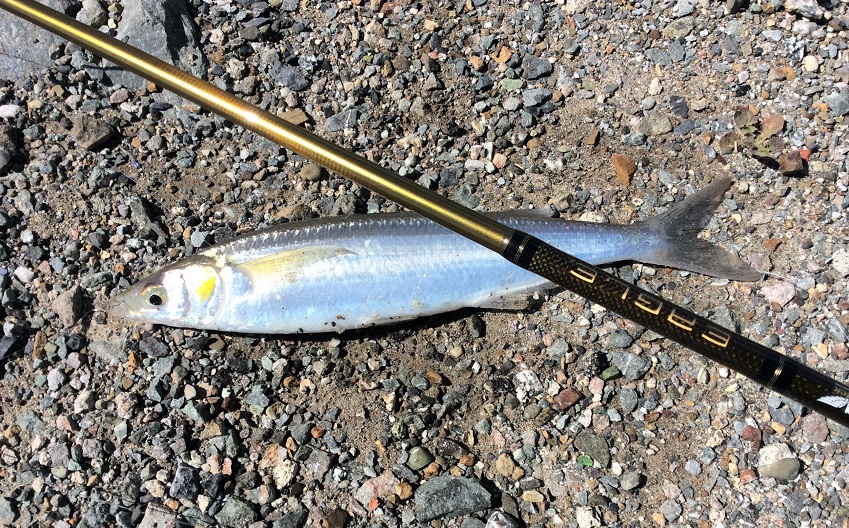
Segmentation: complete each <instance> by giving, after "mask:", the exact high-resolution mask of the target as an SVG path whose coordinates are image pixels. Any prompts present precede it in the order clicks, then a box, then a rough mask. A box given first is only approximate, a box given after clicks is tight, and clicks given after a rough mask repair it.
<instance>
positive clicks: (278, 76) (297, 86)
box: [268, 62, 310, 92]
mask: <svg viewBox="0 0 849 528" xmlns="http://www.w3.org/2000/svg"><path fill="white" fill-rule="evenodd" d="M268 74H269V75H270V76H271V77H272V78H273V79H274V80H275V81H277V83H278V84H279V85H281V86H285V87H286V88H288V89H290V90H292V91H293V92H301V91H303V90H306V89H307V88H309V86H310V83H309V81H307V78H306V77H304V75H303V74H302V73H301V72H299V71H298V70H296V69H295V68H293V67H291V66H289V65H287V64H283V63H282V62H276V63H275V64H274V65H273V66H272V67H271V69H270V70H269V72H268Z"/></svg>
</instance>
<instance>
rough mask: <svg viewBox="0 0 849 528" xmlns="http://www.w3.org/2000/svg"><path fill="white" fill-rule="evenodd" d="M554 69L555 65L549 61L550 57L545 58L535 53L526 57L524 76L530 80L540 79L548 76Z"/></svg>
mask: <svg viewBox="0 0 849 528" xmlns="http://www.w3.org/2000/svg"><path fill="white" fill-rule="evenodd" d="M553 71H554V66H552V65H551V63H550V62H548V59H543V58H540V57H537V56H535V55H531V56H530V57H526V59H525V64H524V77H525V79H528V80H534V79H539V78H540V77H548V76H549V75H551V72H553Z"/></svg>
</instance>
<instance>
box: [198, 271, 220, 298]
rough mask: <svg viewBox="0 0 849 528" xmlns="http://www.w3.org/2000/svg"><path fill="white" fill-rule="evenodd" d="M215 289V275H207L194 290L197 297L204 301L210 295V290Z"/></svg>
mask: <svg viewBox="0 0 849 528" xmlns="http://www.w3.org/2000/svg"><path fill="white" fill-rule="evenodd" d="M214 289H215V275H209V276H208V277H207V278H206V279H205V280H204V281H203V282H201V283H200V285H199V286H198V287H197V289H196V290H195V292H196V293H197V295H198V297H200V298H201V299H203V300H204V301H206V300H207V299H209V298H210V297H211V296H212V291H213V290H214Z"/></svg>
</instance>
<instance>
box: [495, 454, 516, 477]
mask: <svg viewBox="0 0 849 528" xmlns="http://www.w3.org/2000/svg"><path fill="white" fill-rule="evenodd" d="M515 470H516V463H515V462H513V457H511V456H510V455H509V454H507V453H502V454H500V455H499V456H498V458H497V459H495V472H496V473H498V474H499V475H501V476H502V477H509V476H511V475H512V474H513V472H514V471H515Z"/></svg>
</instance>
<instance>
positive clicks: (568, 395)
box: [551, 389, 584, 411]
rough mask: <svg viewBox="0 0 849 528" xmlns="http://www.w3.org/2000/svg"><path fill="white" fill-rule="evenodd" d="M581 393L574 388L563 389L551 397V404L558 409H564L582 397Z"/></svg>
mask: <svg viewBox="0 0 849 528" xmlns="http://www.w3.org/2000/svg"><path fill="white" fill-rule="evenodd" d="M583 397H584V396H583V394H581V393H580V392H578V391H576V390H575V389H563V390H562V391H560V392H558V393H557V395H556V396H554V398H553V399H552V402H551V406H552V407H554V409H556V410H558V411H565V410H566V409H568V408H569V407H572V406H573V405H575V404H576V403H578V402H579V401H581V399H582V398H583Z"/></svg>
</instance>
